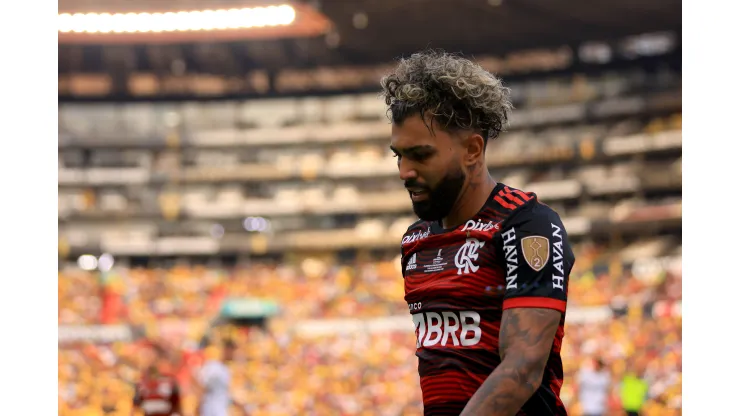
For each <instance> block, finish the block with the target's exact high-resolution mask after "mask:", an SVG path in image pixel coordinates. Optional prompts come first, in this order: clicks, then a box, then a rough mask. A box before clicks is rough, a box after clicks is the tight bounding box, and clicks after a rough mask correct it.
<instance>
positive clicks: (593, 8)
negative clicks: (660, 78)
mask: <svg viewBox="0 0 740 416" xmlns="http://www.w3.org/2000/svg"><path fill="white" fill-rule="evenodd" d="M260 1H269V2H273V4H274V3H275V1H277V0H213V2H211V1H209V2H206V1H205V0H156V1H140V0H106V1H105V2H103V1H102V0H60V3H59V7H60V12H65V10H70V8H72V9H73V10H85V9H86V10H89V11H91V12H96V11H99V10H98V9H96V8H95V5H96V4H100V5H105V9H103V10H105V11H111V9H115V8H116V7H117V5H118V4H121V5H125V6H126V7H125V8H124V9H121V12H127V13H128V12H131V11H132V10H133V9H137V10H141V11H142V12H147V11H149V10H148V9H147V7H157V9H156V10H162V9H163V7H164V6H163V5H167V4H169V5H171V7H172V8H173V10H193V9H197V8H198V7H200V8H213V7H214V6H213V5H214V4H216V3H218V5H222V4H227V6H229V7H251V6H255V5H259V4H260V3H259V2H260ZM224 2H226V3H224ZM283 2H291V1H290V0H283ZM292 3H301V4H300V5H298V7H299V8H310V9H312V10H314V11H316V12H318V13H319V14H320V15H321V16H322V17H325V18H326V19H328V20H329V21H330V25H329V28H328V29H327V31H326V33H323V34H321V35H319V36H312V37H280V38H264V37H263V38H257V39H255V38H253V39H239V40H233V39H230V40H218V38H217V37H212V36H211V37H209V32H208V31H199V33H203V38H202V39H199V40H197V41H188V42H180V43H176V42H159V43H157V42H155V43H139V44H127V43H123V44H122V43H120V42H119V43H116V44H67V43H64V42H63V40H62V39H63V37H62V36H60V43H59V76H60V85H62V83H63V82H62V81H63V78H65V77H69V76H70V75H71V74H72V75H73V74H87V75H90V74H101V76H102V75H103V74H105V76H107V77H110V78H116V79H115V80H113V81H112V82H113V83H114V84H115V83H118V84H120V85H123V84H126V83H127V82H129V84H130V81H126V80H127V79H128V78H129V77H130V74H155V75H156V76H157V77H161V76H170V75H172V74H173V73H175V75H177V71H178V70H179V71H181V72H182V71H183V68H186V69H187V73H188V74H206V75H209V76H210V75H214V76H218V77H229V76H231V77H239V76H241V77H243V76H244V74H249V73H250V71H251V72H253V71H263V72H265V73H266V74H267V75H266V77H267V78H269V79H270V81H273V80H274V77H276V76H278V75H277V74H278V73H279V72H281V71H282V72H285V71H286V70H291V69H296V70H311V69H315V68H347V67H353V66H355V67H358V66H366V65H383V64H389V63H391V62H392V61H393V60H394V59H396V58H398V57H400V56H407V55H409V54H410V53H412V52H414V51H417V50H420V49H424V48H442V49H445V50H447V51H450V52H462V53H464V54H465V55H469V56H475V57H476V58H479V57H481V56H503V55H506V54H509V53H512V52H519V51H523V50H524V51H526V50H531V49H541V48H558V47H561V46H567V47H570V49H571V50H573V51H577V50H578V48H579V47H580V46H581V45H582V44H583V43H584V42H588V41H600V42H604V43H605V44H610V45H612V47H616V46H615V45H616V44H617V41H618V40H620V39H623V38H624V37H625V36H631V35H638V34H643V33H651V32H662V31H667V32H671V33H673V34H674V36H675V35H677V39H678V42H679V44H680V36H681V1H680V0H598V1H593V0H548V1H541V0H301V1H298V2H297V1H295V0H294V1H292ZM231 5H233V6H231ZM101 7H103V6H101ZM168 7H170V6H168ZM132 8H133V9H132ZM60 34H61V33H60ZM678 54H679V55H678V56H680V46H679V52H678ZM178 68H179V69H178ZM87 75H86V76H87ZM160 79H161V78H160ZM64 82H66V80H64ZM65 85H66V84H65ZM124 89H125V88H124ZM119 90H120V88H119ZM66 95H68V94H67V93H66V92H62V88H61V87H60V99H62V97H63V96H66ZM71 95H75V94H71ZM105 95H109V96H110V94H107V93H106V94H105ZM123 95H126V94H123Z"/></svg>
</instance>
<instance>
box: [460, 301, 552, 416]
mask: <svg viewBox="0 0 740 416" xmlns="http://www.w3.org/2000/svg"><path fill="white" fill-rule="evenodd" d="M560 317H561V313H560V312H559V311H556V310H554V309H541V308H513V309H507V310H505V311H504V313H503V317H502V319H501V331H500V335H499V338H500V354H501V364H499V366H498V367H496V370H494V371H493V373H491V375H490V376H488V378H487V379H486V381H485V382H484V383H483V385H481V386H480V388H479V389H478V391H477V392H476V393H475V394H474V395H473V397H472V398H471V399H470V401H469V402H468V405H467V406H465V409H464V410H463V412H462V413H461V414H460V416H483V415H486V416H514V415H516V414H517V412H519V410H520V409H521V408H522V406H524V403H526V402H527V400H529V398H530V397H532V395H533V394H534V392H535V391H537V389H538V388H539V387H540V384H541V383H542V376H543V373H544V371H545V365H546V364H547V359H548V357H549V356H550V349H551V348H552V343H553V341H554V340H555V333H556V331H557V329H558V325H559V323H560Z"/></svg>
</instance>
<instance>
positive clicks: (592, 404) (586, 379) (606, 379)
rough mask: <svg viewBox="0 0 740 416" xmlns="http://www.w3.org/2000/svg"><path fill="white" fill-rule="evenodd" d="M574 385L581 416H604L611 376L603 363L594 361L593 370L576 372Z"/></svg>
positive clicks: (597, 360)
mask: <svg viewBox="0 0 740 416" xmlns="http://www.w3.org/2000/svg"><path fill="white" fill-rule="evenodd" d="M576 384H577V386H578V401H579V402H580V403H581V411H582V412H583V416H604V415H606V411H607V405H608V398H609V388H610V385H611V375H610V374H609V371H608V370H607V369H606V366H605V365H604V362H603V361H601V360H600V359H596V360H594V363H593V368H582V369H581V370H580V371H579V372H578V376H577V380H576Z"/></svg>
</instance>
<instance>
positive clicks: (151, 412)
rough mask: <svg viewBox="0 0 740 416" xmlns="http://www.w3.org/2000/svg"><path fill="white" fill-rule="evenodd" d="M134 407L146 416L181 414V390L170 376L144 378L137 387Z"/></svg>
mask: <svg viewBox="0 0 740 416" xmlns="http://www.w3.org/2000/svg"><path fill="white" fill-rule="evenodd" d="M134 406H136V407H138V408H139V409H141V411H142V412H143V413H144V415H146V416H171V415H173V414H179V413H180V388H179V386H178V384H177V380H175V378H174V377H171V376H168V375H159V376H156V377H144V379H142V381H141V382H140V383H138V384H137V385H136V392H135V395H134Z"/></svg>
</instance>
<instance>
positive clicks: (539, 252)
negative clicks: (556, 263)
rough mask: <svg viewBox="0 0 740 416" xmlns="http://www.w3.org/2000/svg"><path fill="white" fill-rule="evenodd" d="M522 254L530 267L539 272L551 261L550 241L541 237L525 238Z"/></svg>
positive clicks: (523, 239)
mask: <svg viewBox="0 0 740 416" xmlns="http://www.w3.org/2000/svg"><path fill="white" fill-rule="evenodd" d="M522 252H523V253H524V260H526V261H527V264H529V267H531V268H532V270H534V271H536V272H538V271H540V270H542V269H543V268H544V267H545V264H547V261H548V260H549V259H550V240H549V239H547V238H546V237H540V236H529V237H524V238H522Z"/></svg>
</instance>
